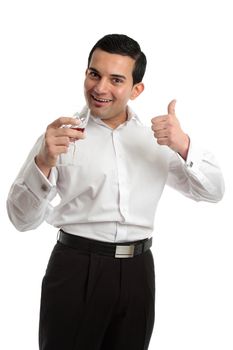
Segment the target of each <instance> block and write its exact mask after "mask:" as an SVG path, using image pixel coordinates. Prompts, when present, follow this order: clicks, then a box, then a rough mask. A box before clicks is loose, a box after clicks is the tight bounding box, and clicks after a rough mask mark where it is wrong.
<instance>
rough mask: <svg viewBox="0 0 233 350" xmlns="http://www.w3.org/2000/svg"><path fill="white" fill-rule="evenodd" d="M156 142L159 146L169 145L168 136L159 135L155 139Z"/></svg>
mask: <svg viewBox="0 0 233 350" xmlns="http://www.w3.org/2000/svg"><path fill="white" fill-rule="evenodd" d="M157 143H158V144H159V145H161V146H168V145H169V139H168V137H161V138H158V139H157Z"/></svg>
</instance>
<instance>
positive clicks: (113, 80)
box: [112, 78, 124, 85]
mask: <svg viewBox="0 0 233 350" xmlns="http://www.w3.org/2000/svg"><path fill="white" fill-rule="evenodd" d="M112 82H113V84H115V85H120V84H123V82H124V80H123V79H121V78H113V79H112Z"/></svg>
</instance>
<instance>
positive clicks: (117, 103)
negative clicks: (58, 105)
mask: <svg viewBox="0 0 233 350" xmlns="http://www.w3.org/2000/svg"><path fill="white" fill-rule="evenodd" d="M145 69H146V57H145V55H144V54H143V52H142V51H141V49H140V46H139V45H138V43H137V42H136V41H134V40H133V39H131V38H129V37H127V36H125V35H119V34H114V35H107V36H105V37H103V38H102V39H100V40H99V41H98V42H97V43H96V45H95V46H94V47H93V49H92V50H91V52H90V55H89V59H88V67H87V70H86V76H85V82H84V91H85V98H86V103H87V106H86V107H85V108H84V110H83V111H82V113H83V114H84V115H85V114H86V113H87V110H88V109H89V110H90V113H91V117H90V119H89V122H88V125H87V127H86V131H85V133H82V132H81V131H77V130H75V129H72V128H67V127H63V126H64V125H76V126H78V122H77V121H76V120H75V119H74V118H69V117H61V118H59V119H57V120H55V121H54V122H53V123H51V124H50V125H49V126H48V127H47V130H46V132H45V134H44V135H43V136H42V137H41V138H40V139H39V140H38V141H37V143H36V144H35V146H34V148H33V150H32V151H31V153H30V154H29V156H28V159H27V161H26V162H25V165H24V166H23V168H22V169H21V171H20V174H19V175H18V177H17V178H16V180H15V182H14V184H13V186H12V188H11V191H10V193H9V198H8V213H9V216H10V218H11V220H12V222H13V223H14V225H15V226H16V228H17V229H18V230H21V231H24V230H30V229H35V228H36V227H38V225H40V224H41V223H42V222H43V221H44V220H46V221H47V222H48V223H50V224H52V225H54V226H56V227H58V228H59V229H60V231H59V236H58V242H57V244H56V245H55V247H54V250H53V252H52V255H51V257H50V260H49V263H48V267H47V270H46V274H45V277H44V279H43V284H42V296H41V312H40V335H39V342H40V349H41V350H71V349H72V350H73V349H77V350H105V349H107V350H110V349H111V350H120V349H121V350H126V349H127V350H128V349H132V350H142V349H148V346H149V341H150V338H151V334H152V330H153V324H154V301H155V300H154V298H155V284H154V265H153V257H152V254H151V251H150V247H151V236H152V232H153V222H154V215H155V211H156V207H157V204H158V201H159V199H160V196H161V194H162V192H163V189H164V186H165V184H168V185H170V186H172V187H173V188H175V189H177V190H179V191H180V192H182V193H183V194H184V195H186V196H187V197H190V198H192V199H194V200H197V201H199V200H205V201H209V202H217V201H219V200H220V199H221V198H222V196H223V192H224V183H223V179H222V175H221V172H220V169H219V167H218V166H217V164H216V163H215V161H214V158H213V156H212V155H211V154H209V153H207V152H203V153H201V154H200V153H195V145H192V141H190V138H189V136H188V135H187V134H186V133H184V131H183V130H182V129H181V126H180V124H179V122H178V119H177V118H176V113H175V104H176V101H175V100H173V101H171V102H170V103H169V105H168V113H167V115H164V116H159V117H155V118H153V119H152V130H151V129H150V128H147V127H144V126H143V125H142V124H141V123H140V121H139V119H138V117H137V116H136V114H135V113H134V112H133V111H132V110H131V109H130V108H129V106H128V101H129V100H134V99H135V98H137V97H138V96H139V95H140V94H141V93H142V92H143V89H144V85H143V83H142V79H143V75H144V72H145ZM73 139H76V140H78V141H77V154H76V155H75V156H76V159H75V164H74V165H69V166H65V165H63V166H62V164H61V163H62V159H65V156H64V154H66V153H67V152H68V153H69V152H71V151H70V148H69V144H70V140H73ZM156 141H157V142H156ZM56 194H59V196H60V197H61V201H60V203H59V204H58V205H57V206H55V207H53V206H52V204H51V200H52V199H53V198H54V196H55V195H56Z"/></svg>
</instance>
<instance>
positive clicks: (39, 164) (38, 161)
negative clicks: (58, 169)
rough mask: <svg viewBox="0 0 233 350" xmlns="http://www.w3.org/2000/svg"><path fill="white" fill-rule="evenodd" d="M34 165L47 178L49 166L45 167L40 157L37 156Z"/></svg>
mask: <svg viewBox="0 0 233 350" xmlns="http://www.w3.org/2000/svg"><path fill="white" fill-rule="evenodd" d="M35 163H36V165H37V167H38V168H39V169H40V171H41V172H42V173H43V174H44V175H45V176H46V177H49V174H50V171H51V169H52V167H51V166H49V165H47V164H46V163H45V162H44V161H43V159H42V158H41V157H40V155H37V156H36V157H35Z"/></svg>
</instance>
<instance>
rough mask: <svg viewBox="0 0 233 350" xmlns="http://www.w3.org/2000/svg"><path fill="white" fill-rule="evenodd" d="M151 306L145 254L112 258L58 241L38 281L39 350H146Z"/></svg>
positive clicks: (148, 258) (151, 321) (151, 284)
mask: <svg viewBox="0 0 233 350" xmlns="http://www.w3.org/2000/svg"><path fill="white" fill-rule="evenodd" d="M154 303H155V279H154V263H153V257H152V253H151V251H150V250H147V251H146V252H145V253H143V254H141V255H138V256H135V257H134V258H125V259H124V258H123V259H117V258H113V257H108V256H102V255H98V254H96V253H84V252H80V251H79V250H78V249H74V248H70V247H68V246H66V245H63V244H62V243H60V242H57V244H56V245H55V247H54V249H53V251H52V254H51V257H50V260H49V263H48V266H47V270H46V274H45V276H44V279H43V283H42V295H41V311H40V330H39V344H40V350H146V349H148V346H149V341H150V337H151V334H152V330H153V325H154Z"/></svg>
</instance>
